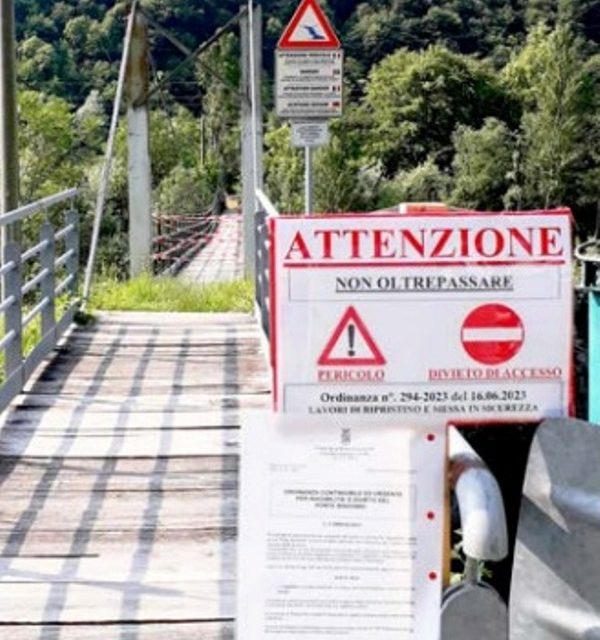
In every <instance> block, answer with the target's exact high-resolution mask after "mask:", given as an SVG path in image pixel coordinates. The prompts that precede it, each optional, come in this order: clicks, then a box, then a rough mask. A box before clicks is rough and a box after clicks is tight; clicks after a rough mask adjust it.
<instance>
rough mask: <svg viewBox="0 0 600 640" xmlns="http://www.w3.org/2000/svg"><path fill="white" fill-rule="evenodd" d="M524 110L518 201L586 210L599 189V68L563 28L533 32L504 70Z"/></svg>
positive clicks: (582, 47)
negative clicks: (592, 179)
mask: <svg viewBox="0 0 600 640" xmlns="http://www.w3.org/2000/svg"><path fill="white" fill-rule="evenodd" d="M505 76H506V78H507V82H508V83H509V84H512V85H513V87H514V88H515V90H516V91H518V92H520V94H521V95H522V97H523V100H524V103H525V105H526V111H525V113H524V116H523V120H522V138H523V147H524V151H523V168H522V172H523V197H524V204H525V205H526V206H531V207H540V206H544V207H548V206H556V205H564V204H569V205H571V206H572V207H575V208H577V207H580V208H582V214H583V210H589V209H590V208H591V207H592V205H593V203H594V202H595V201H596V199H597V198H598V189H597V188H594V189H593V190H592V191H591V192H590V191H589V187H590V184H589V180H587V181H586V177H588V176H589V174H590V172H591V173H592V175H594V176H596V175H597V171H598V157H597V151H596V149H597V148H598V142H599V134H600V129H599V122H598V117H597V112H598V107H599V106H600V105H599V92H598V89H599V88H600V84H599V81H600V65H599V61H598V59H597V58H596V57H591V58H588V59H586V57H585V45H584V43H583V41H582V40H581V39H580V38H578V37H576V36H575V35H574V34H573V32H572V30H571V28H570V27H568V26H562V25H561V26H558V27H556V29H554V30H553V31H551V32H549V31H548V30H547V29H545V28H543V27H539V28H537V29H536V30H534V31H533V32H532V34H531V36H530V38H529V40H528V43H527V46H526V47H525V48H524V49H523V50H522V51H521V52H520V53H519V55H518V56H516V57H515V59H514V60H513V61H512V62H511V64H510V65H509V67H508V68H507V70H506V73H505Z"/></svg>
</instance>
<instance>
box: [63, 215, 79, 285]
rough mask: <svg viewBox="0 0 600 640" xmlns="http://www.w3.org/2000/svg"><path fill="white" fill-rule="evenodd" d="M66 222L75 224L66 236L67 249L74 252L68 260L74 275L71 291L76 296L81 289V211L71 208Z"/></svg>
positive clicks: (68, 268) (70, 270) (69, 272)
mask: <svg viewBox="0 0 600 640" xmlns="http://www.w3.org/2000/svg"><path fill="white" fill-rule="evenodd" d="M66 222H67V225H73V230H72V231H71V233H69V235H68V236H67V237H66V240H65V249H66V250H67V251H72V252H73V253H71V257H70V258H69V260H68V262H67V273H68V274H69V275H70V276H73V279H72V280H71V286H70V287H69V291H70V292H71V295H72V296H73V297H74V298H75V297H76V296H77V292H78V290H79V282H78V278H79V213H78V212H77V211H76V210H75V209H71V210H70V211H69V212H68V213H67V220H66Z"/></svg>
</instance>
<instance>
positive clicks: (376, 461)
mask: <svg viewBox="0 0 600 640" xmlns="http://www.w3.org/2000/svg"><path fill="white" fill-rule="evenodd" d="M445 452H446V443H445V428H443V427H442V428H440V427H437V428H434V427H428V428H427V430H426V431H423V429H422V428H414V427H410V426H409V427H403V428H401V429H399V428H398V424H397V422H394V423H393V424H392V423H391V422H390V421H385V422H384V423H382V422H381V421H379V422H378V423H377V424H376V425H373V424H370V423H368V422H365V421H362V422H361V423H360V424H356V423H355V422H354V423H353V421H352V420H348V419H344V420H337V419H335V418H334V419H323V418H322V417H320V418H311V417H309V416H297V415H296V416H293V415H283V414H280V415H277V414H269V413H256V414H252V415H249V416H248V417H247V418H246V419H245V420H244V425H243V429H242V455H241V496H242V500H241V507H240V519H239V523H240V527H239V547H238V617H237V633H236V638H238V640H257V638H260V639H261V640H268V639H269V638H273V639H274V640H275V639H277V640H298V638H310V639H311V640H318V639H320V638H323V640H325V639H329V638H342V637H343V638H347V640H366V639H367V638H377V640H425V639H426V638H427V639H429V638H431V639H433V638H437V637H439V625H440V606H441V572H442V544H443V543H442V541H443V539H444V535H443V527H444V524H443V523H444V518H443V515H442V514H443V501H444V487H445Z"/></svg>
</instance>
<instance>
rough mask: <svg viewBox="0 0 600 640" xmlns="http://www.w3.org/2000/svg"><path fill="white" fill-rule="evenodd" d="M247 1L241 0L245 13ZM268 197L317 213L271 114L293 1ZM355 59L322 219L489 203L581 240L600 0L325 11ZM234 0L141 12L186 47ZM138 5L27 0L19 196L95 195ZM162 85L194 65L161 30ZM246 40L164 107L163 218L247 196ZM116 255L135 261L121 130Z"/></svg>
mask: <svg viewBox="0 0 600 640" xmlns="http://www.w3.org/2000/svg"><path fill="white" fill-rule="evenodd" d="M242 4H243V3H242ZM261 4H262V6H263V11H264V14H265V78H264V79H265V88H264V92H263V93H264V102H265V122H266V138H265V145H266V149H265V152H266V156H265V167H266V183H267V189H268V191H269V193H270V195H271V196H272V197H273V199H274V200H276V201H277V203H278V205H279V206H280V207H281V208H282V209H286V210H291V211H298V210H301V205H302V172H303V161H302V157H301V154H300V153H299V152H298V151H296V150H293V149H292V148H291V147H290V144H289V130H288V128H287V125H286V124H285V123H282V122H280V121H278V120H277V118H276V117H275V116H274V115H273V114H272V107H273V105H272V91H271V88H272V78H273V51H274V48H275V44H276V41H277V38H278V36H279V35H280V33H281V30H282V28H283V26H284V24H285V23H286V22H287V21H288V20H289V18H290V16H291V14H292V12H293V10H294V8H295V6H296V5H297V2H296V0H263V2H262V3H261ZM322 4H323V6H324V8H325V9H326V11H327V12H328V14H329V15H330V17H331V19H332V21H333V22H334V24H335V26H336V28H337V30H338V31H339V33H340V35H341V38H342V40H343V42H344V46H345V50H346V72H347V73H346V78H347V82H346V87H345V90H346V94H347V108H346V112H345V115H344V117H343V118H342V119H341V120H340V121H338V122H335V123H334V124H333V127H332V129H333V131H332V141H331V144H330V145H329V146H328V147H326V148H324V149H322V150H320V151H319V152H318V153H317V158H316V178H317V180H316V196H317V206H318V208H319V210H334V211H339V210H358V209H365V208H375V207H385V206H389V205H393V204H396V203H398V202H399V201H402V200H409V199H410V200H437V199H443V200H446V201H448V202H450V203H451V204H453V205H456V206H464V207H472V208H478V209H501V208H525V207H531V208H535V207H545V206H560V205H567V206H570V207H572V208H573V210H574V211H575V214H576V219H577V221H578V224H579V229H580V231H581V232H582V233H585V232H586V231H589V230H590V229H592V228H593V226H594V222H595V215H596V207H597V202H598V201H600V187H599V186H598V185H599V184H600V180H599V179H598V178H600V157H599V153H598V148H599V145H598V141H599V140H598V138H599V134H600V119H599V116H598V113H599V109H598V107H599V104H598V101H599V97H600V92H599V86H598V82H599V80H600V56H599V55H598V45H599V43H600V0H448V1H444V2H440V1H437V0H434V1H429V0H428V1H425V0H370V1H369V2H360V1H357V0H328V1H327V2H326V1H325V0H323V1H322ZM239 5H240V3H239V2H238V1H233V0H218V1H217V0H202V1H200V0H197V1H195V2H194V1H190V0H185V1H184V0H143V1H142V2H141V6H142V8H143V10H144V11H145V13H146V14H147V15H148V16H149V17H150V18H151V20H152V21H154V23H155V24H158V25H160V26H161V27H162V28H164V29H166V30H168V31H169V32H170V33H171V34H172V35H173V36H175V37H176V38H177V39H178V40H179V41H180V42H181V43H183V44H184V45H185V46H187V47H188V48H191V49H193V48H195V47H196V46H198V45H199V44H200V43H201V42H203V41H205V40H206V39H207V38H209V37H210V36H211V35H212V34H213V33H214V31H215V30H216V29H217V28H218V27H219V26H221V25H223V24H224V23H225V22H227V20H228V19H229V18H231V17H232V16H233V15H234V14H235V12H236V11H237V9H238V7H239ZM127 6H128V3H127V2H123V1H114V0H62V1H59V2H47V0H16V9H17V23H18V41H19V45H18V56H19V67H18V73H19V82H20V87H21V96H20V117H21V128H20V131H21V139H20V143H21V155H22V172H23V178H22V197H23V199H24V200H31V199H33V198H35V197H38V196H41V195H45V194H46V193H49V192H52V191H55V190H57V189H58V188H62V187H65V186H67V185H71V184H74V183H79V184H84V185H87V186H88V190H89V193H90V197H91V194H93V191H94V188H95V186H96V184H97V179H98V174H99V166H100V162H101V158H102V153H103V149H104V140H105V138H106V133H107V127H108V114H109V112H110V108H111V101H112V99H113V97H114V88H115V80H116V76H117V72H118V65H119V60H120V56H121V51H122V39H123V32H124V22H125V15H126V12H127ZM151 46H152V69H153V74H152V75H153V81H155V80H156V79H158V78H160V77H164V74H165V73H167V72H168V71H169V70H171V69H173V68H174V67H175V66H176V65H177V64H178V63H180V62H181V60H182V58H183V55H182V53H181V52H180V51H179V50H178V49H177V47H176V46H174V45H173V43H172V42H170V41H169V40H168V38H166V37H165V35H164V34H161V33H160V32H159V31H157V30H156V29H154V28H152V29H151ZM238 59H239V40H238V38H237V34H236V33H235V32H232V33H231V34H230V35H229V36H227V37H225V38H222V39H221V40H220V41H219V43H218V44H216V45H215V46H213V47H211V48H210V49H209V50H208V51H207V52H206V53H205V54H203V56H202V57H201V58H200V59H199V61H198V62H197V63H195V64H190V65H188V66H187V67H184V68H183V69H182V70H181V71H180V72H178V73H177V75H176V76H175V77H174V78H173V79H172V80H171V81H170V82H169V83H168V85H166V86H165V88H164V90H163V91H161V92H159V93H158V94H156V95H155V96H154V98H153V101H152V161H153V170H154V176H153V179H154V182H155V189H156V193H155V202H156V203H157V207H160V208H163V209H168V210H170V211H176V210H180V211H184V210H185V211H186V212H189V211H191V210H198V209H199V208H201V207H202V206H203V204H204V203H206V202H207V201H208V200H209V199H210V198H209V195H210V193H211V191H212V190H213V189H214V188H215V186H216V185H217V183H219V182H220V183H221V184H224V185H225V186H226V187H227V188H229V189H238V188H239V185H238V181H239V160H238V157H239V104H240V96H239V92H238V91H237V87H238V86H239V79H240V69H239V63H238ZM117 147H118V148H117V158H116V163H115V173H114V178H113V184H112V189H111V198H110V202H109V207H108V213H107V216H106V221H105V231H107V232H109V233H110V234H111V236H112V237H113V238H115V239H117V240H116V241H115V242H112V243H111V246H110V247H106V248H105V253H104V260H105V261H106V262H109V263H113V264H115V265H116V266H117V268H118V269H121V268H122V267H123V266H124V263H125V260H126V253H125V247H126V243H125V242H124V241H120V240H118V239H119V238H122V237H123V236H124V232H125V230H126V216H125V215H124V210H125V207H126V174H125V171H126V145H125V129H124V125H122V127H121V130H120V132H119V137H118V145H117Z"/></svg>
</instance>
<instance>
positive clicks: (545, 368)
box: [271, 210, 573, 423]
mask: <svg viewBox="0 0 600 640" xmlns="http://www.w3.org/2000/svg"><path fill="white" fill-rule="evenodd" d="M271 231H272V239H273V246H274V251H275V256H274V265H275V268H274V273H273V286H274V291H273V298H272V299H273V300H274V304H273V305H272V328H273V329H272V331H273V338H272V344H273V349H274V352H273V361H274V372H275V393H276V403H277V407H278V408H279V409H281V410H283V411H289V412H301V413H302V412H308V413H311V414H317V415H318V414H336V415H344V414H348V415H363V416H365V415H366V416H376V415H396V416H408V417H410V419H411V420H419V419H421V418H422V419H431V418H432V417H434V418H436V419H445V420H446V421H448V422H450V421H453V422H462V423H482V422H490V421H496V422H522V421H535V420H539V419H542V418H544V417H564V416H567V415H569V413H570V412H571V410H572V407H571V405H570V399H571V394H570V381H571V356H572V344H571V337H572V309H573V300H572V296H573V293H572V284H571V227H570V212H569V211H568V210H557V211H548V212H529V213H526V214H519V213H514V214H512V213H511V214H502V215H493V214H479V213H473V212H458V213H452V214H439V213H424V214H423V213H421V214H415V215H398V214H389V215H385V214H372V215H366V216H350V215H340V216H319V217H306V218H298V217H294V218H286V217H280V218H276V219H273V221H272V230H271Z"/></svg>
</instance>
